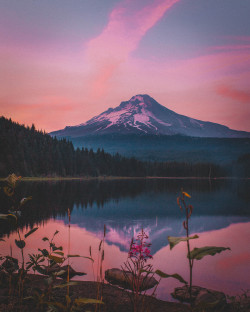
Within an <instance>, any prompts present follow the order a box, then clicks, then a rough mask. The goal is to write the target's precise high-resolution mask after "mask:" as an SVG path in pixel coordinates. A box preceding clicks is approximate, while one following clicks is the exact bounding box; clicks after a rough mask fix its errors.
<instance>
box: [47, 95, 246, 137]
mask: <svg viewBox="0 0 250 312" xmlns="http://www.w3.org/2000/svg"><path fill="white" fill-rule="evenodd" d="M108 133H119V134H133V133H134V134H144V135H146V134H157V135H158V134H162V135H175V134H181V135H186V136H197V137H250V133H248V132H244V131H235V130H231V129H229V128H228V127H226V126H223V125H219V124H215V123H211V122H205V121H201V120H197V119H193V118H189V117H187V116H183V115H180V114H177V113H175V112H174V111H172V110H170V109H168V108H166V107H165V106H163V105H161V104H159V103H158V102H157V101H156V100H154V99H153V98H152V97H151V96H149V95H148V94H137V95H135V96H133V97H132V98H131V99H130V100H129V101H124V102H121V104H120V105H119V106H117V107H115V108H109V109H108V110H106V111H105V112H103V113H101V114H100V115H98V116H95V117H93V118H92V119H90V120H89V121H87V122H85V123H83V124H80V125H78V126H74V127H66V128H65V129H64V130H59V131H55V132H52V133H51V134H52V135H59V136H73V137H77V136H84V135H102V134H108Z"/></svg>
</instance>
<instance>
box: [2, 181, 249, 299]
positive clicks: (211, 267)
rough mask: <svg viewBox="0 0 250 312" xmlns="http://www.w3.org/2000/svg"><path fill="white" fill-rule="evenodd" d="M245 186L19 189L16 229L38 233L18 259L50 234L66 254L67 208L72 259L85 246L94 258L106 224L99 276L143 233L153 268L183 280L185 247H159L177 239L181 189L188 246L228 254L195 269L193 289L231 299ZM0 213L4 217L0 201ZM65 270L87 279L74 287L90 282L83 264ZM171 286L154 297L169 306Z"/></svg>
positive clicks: (241, 262)
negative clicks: (23, 203)
mask: <svg viewBox="0 0 250 312" xmlns="http://www.w3.org/2000/svg"><path fill="white" fill-rule="evenodd" d="M249 186H250V181H244V180H215V181H214V180H212V181H208V180H160V179H159V180H158V179H155V180H146V179H142V180H115V181H90V182H87V181H61V182H33V183H31V182H22V183H20V186H19V188H18V191H19V193H20V194H22V196H23V197H24V196H29V195H32V197H33V199H32V201H31V202H29V204H28V206H27V207H26V208H25V210H24V211H23V214H22V217H21V218H20V226H21V227H22V228H25V229H24V232H26V231H27V229H26V228H30V227H33V226H36V225H38V226H39V230H38V231H37V232H35V233H34V234H33V235H32V236H31V237H30V238H29V239H27V248H26V250H25V252H26V254H27V253H28V252H37V248H38V246H39V247H40V248H41V247H43V246H44V242H42V237H44V236H52V234H53V232H54V231H55V230H56V229H57V230H59V231H60V232H59V234H58V237H57V240H58V243H59V244H62V245H63V246H64V247H65V248H66V249H65V250H67V230H68V229H67V222H68V218H67V209H68V208H69V209H70V210H71V224H72V226H71V252H72V253H75V254H81V255H85V256H87V255H88V250H89V246H90V245H91V246H92V248H93V250H94V249H95V248H96V252H97V246H98V244H99V239H100V238H101V236H102V232H103V226H104V224H106V227H107V235H106V246H105V268H111V267H120V265H121V264H122V263H123V261H125V260H126V257H127V251H128V248H129V244H130V240H131V238H132V237H135V236H136V234H137V233H138V232H139V231H140V229H141V228H142V227H143V228H144V229H145V230H146V232H147V233H148V234H149V238H150V240H151V242H152V247H151V250H152V254H153V257H154V259H153V264H154V267H155V268H157V269H161V270H162V271H164V272H167V273H175V272H177V273H179V274H181V275H183V277H184V278H186V279H188V267H187V261H186V260H187V259H186V249H185V248H186V245H185V244H179V245H178V246H176V247H175V248H174V249H173V251H171V252H170V250H169V246H168V243H167V236H168V235H171V236H182V235H184V229H183V227H182V221H183V218H184V215H183V214H182V212H181V211H180V209H179V208H178V206H177V203H176V197H177V195H178V192H179V190H180V189H181V187H183V188H184V189H185V191H187V192H188V193H189V194H191V195H192V198H191V199H190V200H189V202H190V203H191V204H192V205H193V206H194V213H193V215H192V219H191V224H190V226H191V233H199V236H200V239H198V240H195V242H192V246H197V247H200V246H204V245H210V246H211V245H216V246H226V247H230V248H231V249H232V250H231V251H230V252H229V251H227V252H224V253H222V254H220V255H216V256H214V257H206V258H204V259H203V260H202V261H197V263H195V266H194V283H195V284H197V285H200V286H204V287H210V288H214V289H219V290H222V291H225V292H227V293H229V294H230V293H231V294H233V293H234V294H236V293H239V292H240V289H241V288H243V289H247V288H249V284H248V285H247V283H248V281H247V280H246V274H245V273H246V272H248V270H249V268H250V267H249V263H250V253H249V250H248V246H249V237H250V235H249V234H250V233H249V225H250V211H249V203H250V197H249V194H248V191H247V190H248V189H249ZM1 206H2V207H5V210H6V209H7V203H6V202H4V201H3V199H2V198H1ZM2 212H6V211H2ZM1 231H2V235H4V234H10V233H13V234H11V235H10V240H11V241H13V240H14V239H15V237H16V233H15V230H14V228H11V227H9V226H7V225H6V224H3V226H2V225H1ZM40 242H41V243H40ZM13 243H14V241H13ZM13 243H12V246H14V244H13ZM2 246H3V245H2ZM2 246H1V250H2V249H3V250H5V249H6V250H5V251H6V252H7V253H8V250H9V242H7V243H5V245H4V247H3V248H2ZM44 247H45V246H44ZM15 252H16V251H15ZM2 253H3V252H2ZM72 265H73V266H74V268H75V269H76V270H78V271H82V270H83V271H85V272H87V273H88V275H87V276H86V277H84V278H82V279H85V280H88V279H90V280H91V279H93V276H92V273H91V272H92V268H91V264H90V263H88V261H87V260H84V261H83V260H79V259H74V261H73V262H72ZM177 286H179V284H178V282H175V281H171V280H170V279H168V280H165V281H162V282H161V285H160V287H159V288H158V296H159V297H160V298H163V299H169V293H170V292H171V291H172V290H173V288H174V287H177ZM247 286H248V287H247Z"/></svg>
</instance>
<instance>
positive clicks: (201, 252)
mask: <svg viewBox="0 0 250 312" xmlns="http://www.w3.org/2000/svg"><path fill="white" fill-rule="evenodd" d="M185 198H191V196H190V195H189V194H188V193H186V192H184V191H183V190H181V194H180V196H179V197H177V204H178V206H179V207H180V209H181V211H183V210H184V213H185V216H186V219H185V221H183V227H184V229H185V231H186V237H173V236H168V241H169V245H170V250H171V249H173V248H174V246H176V245H177V244H179V243H180V242H186V244H187V258H188V263H189V287H188V290H189V300H190V304H191V306H192V304H193V297H192V286H193V265H194V260H201V259H202V258H203V257H205V256H214V255H215V254H217V253H221V252H222V251H225V250H227V249H228V250H231V249H230V248H229V247H215V246H205V247H201V248H194V249H193V250H191V248H190V243H189V241H190V240H191V239H197V238H199V236H198V235H193V236H190V235H189V234H190V230H189V219H190V218H191V215H192V213H193V206H192V205H187V204H186V201H185Z"/></svg>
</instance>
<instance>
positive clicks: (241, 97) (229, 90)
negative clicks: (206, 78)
mask: <svg viewBox="0 0 250 312" xmlns="http://www.w3.org/2000/svg"><path fill="white" fill-rule="evenodd" d="M216 92H217V93H218V94H219V95H222V96H224V97H227V98H230V99H233V100H235V101H237V102H241V103H250V92H247V91H243V90H237V89H235V88H233V87H231V86H229V85H225V84H220V85H218V86H217V87H216Z"/></svg>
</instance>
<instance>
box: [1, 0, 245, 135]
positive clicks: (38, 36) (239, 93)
mask: <svg viewBox="0 0 250 312" xmlns="http://www.w3.org/2000/svg"><path fill="white" fill-rule="evenodd" d="M222 6H223V7H222ZM249 11H250V1H249V0H245V1H239V2H238V1H235V0H228V1H226V2H224V3H223V5H222V4H221V3H220V1H216V0H211V1H209V2H208V1H206V0H200V1H191V2H190V1H186V0H154V1H151V0H146V1H145V0H138V1H131V0H107V1H105V4H103V3H100V1H97V0H93V1H78V0H77V1H74V2H68V1H66V0H62V1H60V4H59V2H53V3H52V2H51V1H50V0H43V1H32V2H30V1H28V0H24V1H19V0H10V1H0V21H1V30H0V39H1V40H0V56H1V58H0V68H1V70H0V115H4V116H5V117H8V118H9V117H11V118H12V119H13V120H14V121H17V122H19V123H22V124H26V125H31V124H32V123H35V125H36V127H37V128H38V129H44V130H46V131H48V132H49V131H53V130H58V129H62V128H64V127H65V126H67V125H68V126H69V125H71V126H72V125H77V124H80V123H83V122H85V121H87V120H89V119H90V118H92V117H93V116H95V115H97V114H100V113H102V112H103V111H105V110H107V109H108V108H109V107H116V106H118V105H119V104H120V102H121V101H125V100H129V99H130V98H131V97H132V96H134V95H136V94H149V95H150V96H152V97H153V98H155V99H156V101H158V102H159V103H160V104H162V105H164V106H166V107H167V108H169V109H171V110H174V111H175V112H177V113H179V114H183V115H186V116H189V117H193V118H196V119H200V120H204V121H212V122H217V123H221V124H224V125H226V126H229V127H230V128H233V129H236V130H245V131H250V123H249V116H250V91H249V81H250V19H249V13H248V12H249Z"/></svg>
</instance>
